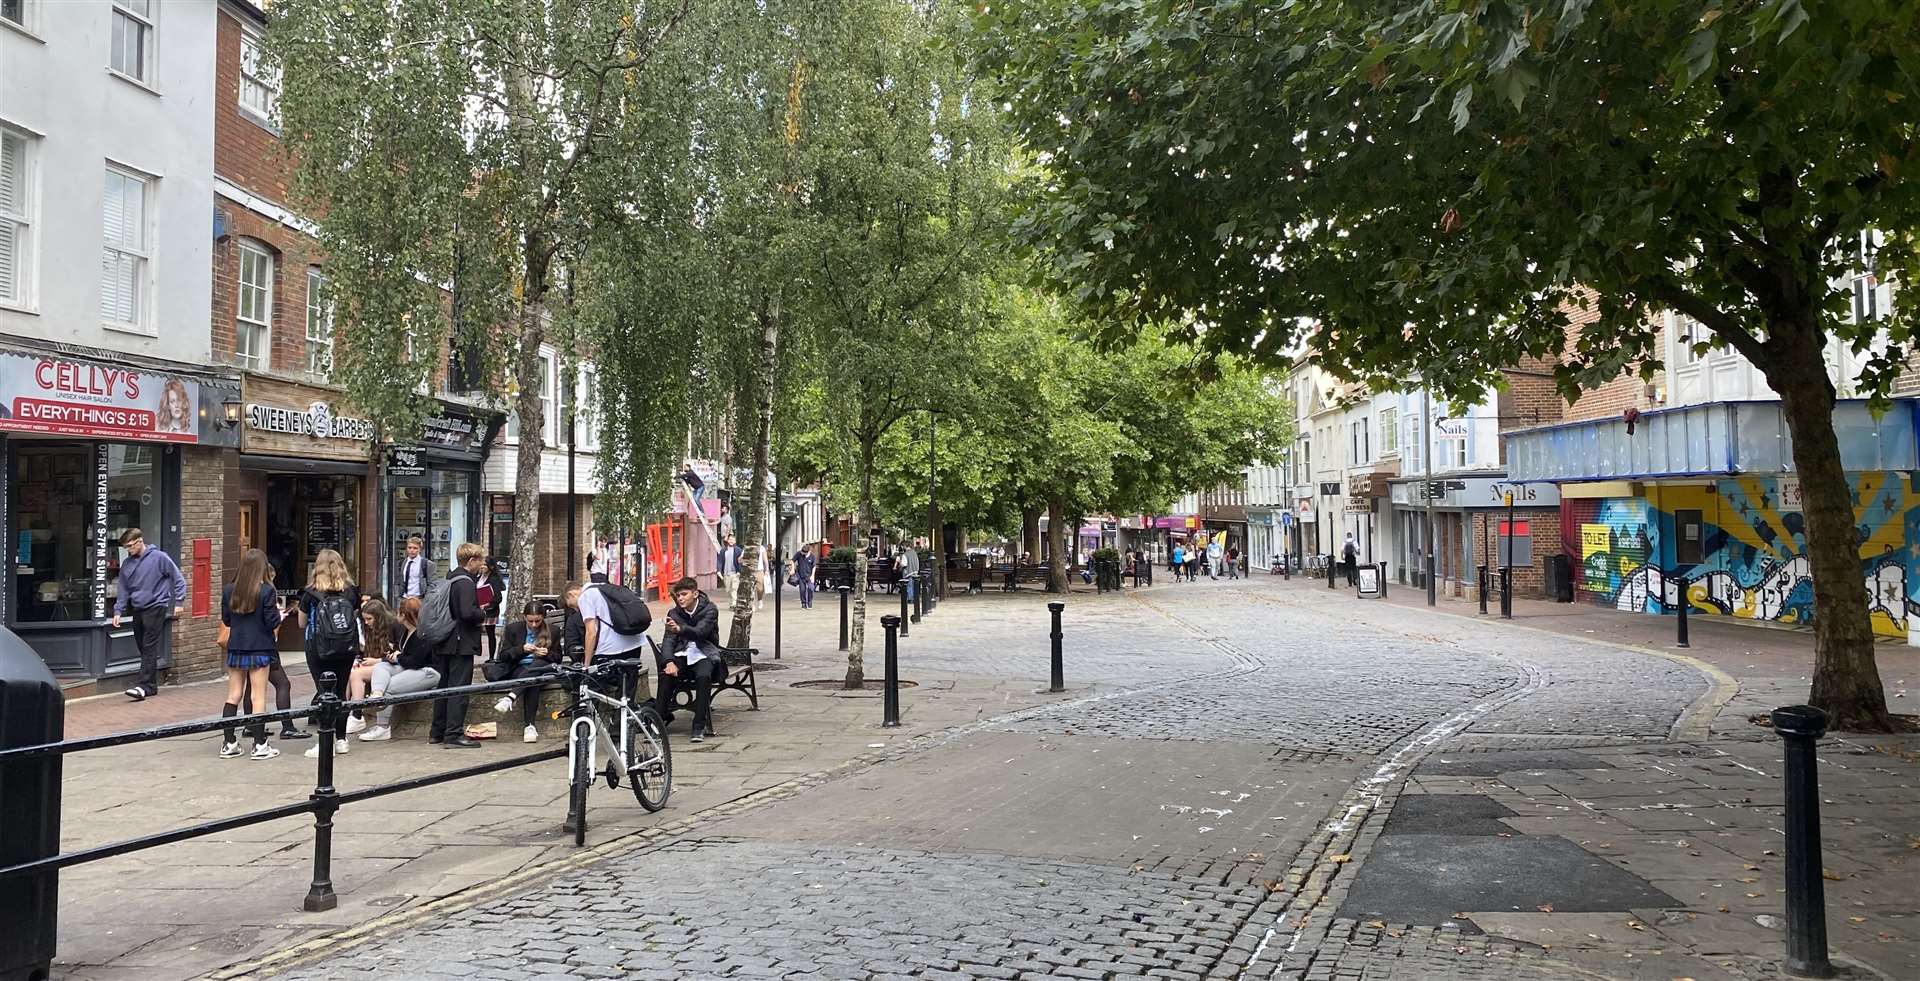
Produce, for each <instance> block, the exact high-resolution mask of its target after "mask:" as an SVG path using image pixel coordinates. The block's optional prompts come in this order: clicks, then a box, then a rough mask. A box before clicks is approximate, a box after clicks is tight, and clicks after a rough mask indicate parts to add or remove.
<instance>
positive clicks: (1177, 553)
mask: <svg viewBox="0 0 1920 981" xmlns="http://www.w3.org/2000/svg"><path fill="white" fill-rule="evenodd" d="M1167 568H1168V569H1169V570H1171V571H1172V572H1173V581H1174V582H1179V581H1180V580H1181V579H1182V578H1184V577H1185V576H1186V572H1187V549H1186V546H1184V545H1175V546H1174V547H1173V558H1171V559H1169V560H1168V561H1167Z"/></svg>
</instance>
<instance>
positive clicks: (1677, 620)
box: [1673, 576, 1691, 647]
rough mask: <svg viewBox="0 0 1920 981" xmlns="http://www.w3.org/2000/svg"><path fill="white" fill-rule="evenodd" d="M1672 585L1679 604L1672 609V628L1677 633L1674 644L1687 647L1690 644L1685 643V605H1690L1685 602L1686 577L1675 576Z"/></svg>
mask: <svg viewBox="0 0 1920 981" xmlns="http://www.w3.org/2000/svg"><path fill="white" fill-rule="evenodd" d="M1674 585H1675V587H1676V588H1677V590H1678V591H1679V594H1680V601H1679V605H1678V606H1676V607H1675V608H1674V611H1673V622H1674V628H1673V629H1674V632H1675V633H1677V634H1679V636H1678V637H1675V638H1674V646H1675V647H1687V646H1690V645H1689V644H1688V643H1687V607H1688V606H1690V605H1691V604H1689V603H1688V602H1687V577H1686V576H1678V577H1675V579H1674Z"/></svg>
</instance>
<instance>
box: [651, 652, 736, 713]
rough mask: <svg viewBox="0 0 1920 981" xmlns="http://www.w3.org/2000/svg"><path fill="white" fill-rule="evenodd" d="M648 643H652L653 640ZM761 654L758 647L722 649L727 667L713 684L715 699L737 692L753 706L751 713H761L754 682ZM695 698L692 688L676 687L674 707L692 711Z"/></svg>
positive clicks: (722, 662) (723, 662)
mask: <svg viewBox="0 0 1920 981" xmlns="http://www.w3.org/2000/svg"><path fill="white" fill-rule="evenodd" d="M648 642H649V643H651V642H652V641H651V639H649V641H648ZM759 653H760V649H759V648H757V647H722V648H720V663H721V664H722V665H724V666H725V667H724V670H722V671H721V672H720V680H718V681H716V682H714V683H713V697H715V698H719V697H720V693H721V692H723V691H737V692H739V693H740V694H742V695H745V696H747V702H748V703H749V704H750V705H752V708H751V709H750V710H749V711H753V712H758V711H760V689H759V686H757V685H755V684H754V681H753V659H754V656H755V655H757V654H759ZM654 670H655V672H656V673H657V672H658V671H659V669H658V668H655V669H654ZM693 697H694V690H693V689H692V688H682V687H679V686H675V688H674V691H673V707H674V708H676V709H687V710H689V711H691V710H692V709H693Z"/></svg>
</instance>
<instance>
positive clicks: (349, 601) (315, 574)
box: [299, 548, 365, 756]
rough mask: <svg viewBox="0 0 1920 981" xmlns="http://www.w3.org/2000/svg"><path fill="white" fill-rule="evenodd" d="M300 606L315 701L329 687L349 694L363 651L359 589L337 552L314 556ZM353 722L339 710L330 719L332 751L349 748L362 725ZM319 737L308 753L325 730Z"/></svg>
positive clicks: (316, 745)
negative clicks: (334, 718)
mask: <svg viewBox="0 0 1920 981" xmlns="http://www.w3.org/2000/svg"><path fill="white" fill-rule="evenodd" d="M299 609H300V629H302V630H303V631H305V632H306V639H307V670H308V671H310V672H311V673H312V675H313V689H314V690H313V700H314V701H315V702H316V703H317V702H319V700H320V695H321V694H322V693H323V692H329V691H331V692H333V693H334V694H335V695H338V696H340V697H342V698H345V697H347V680H348V679H349V678H350V677H351V676H352V674H353V664H354V661H355V660H356V659H357V658H358V657H359V656H360V651H361V649H362V646H361V642H360V589H359V587H357V586H355V585H354V584H353V576H352V575H351V574H350V573H348V572H347V562H346V560H345V559H343V558H341V557H340V553H339V552H336V551H334V550H333V549H330V548H323V549H321V550H320V554H318V555H315V556H314V557H313V568H312V570H311V571H310V572H309V573H308V577H307V588H306V589H304V590H301V591H300V601H299ZM329 676H331V680H329ZM352 721H353V722H354V723H357V724H356V725H354V726H353V727H352V728H349V727H348V719H347V717H346V716H345V715H344V714H343V715H342V716H341V717H340V719H339V720H338V721H336V722H335V723H334V730H333V737H334V749H333V751H334V754H335V755H344V754H345V753H346V752H347V749H348V743H347V733H348V732H358V731H359V730H360V729H361V728H363V727H364V726H365V723H364V722H362V721H361V720H360V719H358V718H355V719H353V720H352ZM318 736H319V738H318V739H315V740H314V743H313V748H312V749H309V750H307V755H308V756H319V755H320V745H321V744H320V740H321V739H325V738H327V736H326V733H319V734H318Z"/></svg>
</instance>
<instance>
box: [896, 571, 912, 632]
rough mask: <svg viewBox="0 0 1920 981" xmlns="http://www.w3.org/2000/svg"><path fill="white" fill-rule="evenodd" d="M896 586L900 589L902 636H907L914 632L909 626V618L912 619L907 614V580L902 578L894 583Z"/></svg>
mask: <svg viewBox="0 0 1920 981" xmlns="http://www.w3.org/2000/svg"><path fill="white" fill-rule="evenodd" d="M894 588H896V589H898V590H900V616H899V620H900V636H902V637H905V636H907V635H908V634H910V633H912V632H913V631H912V629H911V628H909V627H908V626H907V620H908V619H910V618H909V617H908V615H907V610H908V607H907V580H906V579H905V578H902V579H901V580H900V581H899V582H897V583H895V584H894Z"/></svg>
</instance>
